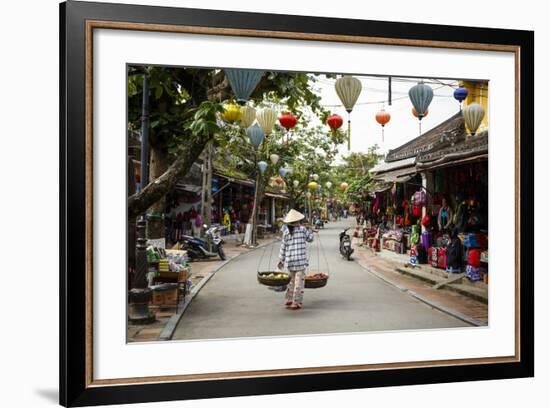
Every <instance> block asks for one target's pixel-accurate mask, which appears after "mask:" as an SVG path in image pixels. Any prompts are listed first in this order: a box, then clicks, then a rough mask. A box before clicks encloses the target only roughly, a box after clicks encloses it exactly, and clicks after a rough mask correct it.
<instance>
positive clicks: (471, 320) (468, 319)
mask: <svg viewBox="0 0 550 408" xmlns="http://www.w3.org/2000/svg"><path fill="white" fill-rule="evenodd" d="M357 265H359V266H360V267H361V268H363V269H364V270H366V271H367V272H369V273H371V274H373V275H374V276H376V277H377V278H378V279H380V280H382V281H384V282H386V283H387V284H388V285H391V286H393V287H395V288H397V289H398V290H400V291H401V292H403V293H407V294H409V295H410V296H412V297H413V298H415V299H417V300H419V301H421V302H422V303H425V304H426V305H428V306H431V307H433V308H434V309H437V310H439V311H441V312H443V313H447V314H448V315H450V316H453V317H454V318H456V319H458V320H461V321H463V322H465V323H468V324H470V325H472V326H476V327H479V326H487V324H486V323H484V322H482V321H480V320H477V319H474V318H472V317H469V316H466V315H465V314H463V313H460V312H457V311H454V310H452V309H449V308H448V307H445V306H443V305H441V304H439V303H437V302H434V301H432V300H429V299H427V298H425V297H424V296H421V295H419V294H417V293H416V292H414V291H412V290H410V289H407V288H404V287H402V286H399V285H398V284H396V283H394V282H392V281H391V280H390V279H388V278H386V277H385V276H383V275H381V274H380V273H378V272H376V271H374V270H373V269H371V268H369V267H368V266H365V265H362V264H361V263H360V262H359V261H357Z"/></svg>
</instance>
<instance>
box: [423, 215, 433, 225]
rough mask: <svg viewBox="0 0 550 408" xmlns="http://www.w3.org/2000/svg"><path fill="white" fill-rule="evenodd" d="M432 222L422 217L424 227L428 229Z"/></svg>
mask: <svg viewBox="0 0 550 408" xmlns="http://www.w3.org/2000/svg"><path fill="white" fill-rule="evenodd" d="M431 222H432V218H431V217H430V216H429V215H428V214H426V215H425V216H424V217H422V225H424V226H425V227H428V226H429V225H430V224H431Z"/></svg>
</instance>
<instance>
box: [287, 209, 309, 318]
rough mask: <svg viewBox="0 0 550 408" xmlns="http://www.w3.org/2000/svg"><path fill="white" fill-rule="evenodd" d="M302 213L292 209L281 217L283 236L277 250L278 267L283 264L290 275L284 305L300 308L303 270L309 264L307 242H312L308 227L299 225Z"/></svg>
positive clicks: (303, 277)
mask: <svg viewBox="0 0 550 408" xmlns="http://www.w3.org/2000/svg"><path fill="white" fill-rule="evenodd" d="M304 218H305V216H304V214H302V213H300V212H298V211H296V210H294V209H292V210H290V211H289V212H288V214H287V215H286V216H285V218H284V219H283V223H284V225H283V227H282V232H283V237H282V240H281V250H280V252H279V265H278V266H279V269H283V268H284V266H285V264H286V267H287V268H288V271H289V275H290V282H289V284H288V286H287V291H286V298H285V305H286V306H287V307H289V308H290V309H300V308H301V307H302V303H303V300H304V284H305V271H306V268H307V267H308V265H309V259H308V253H307V248H306V246H307V243H308V242H313V231H312V229H311V228H310V227H305V226H302V225H300V221H302V220H303V219H304Z"/></svg>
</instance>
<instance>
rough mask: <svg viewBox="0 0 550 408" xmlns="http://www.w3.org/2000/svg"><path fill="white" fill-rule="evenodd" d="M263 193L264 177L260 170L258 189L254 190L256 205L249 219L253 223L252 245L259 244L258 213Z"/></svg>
mask: <svg viewBox="0 0 550 408" xmlns="http://www.w3.org/2000/svg"><path fill="white" fill-rule="evenodd" d="M263 195H264V183H263V178H262V176H261V174H260V172H258V174H257V175H256V189H255V191H254V207H253V208H252V213H251V214H250V219H249V221H248V223H249V224H251V225H252V233H251V237H250V242H251V243H252V245H257V244H258V213H259V212H260V206H261V204H262V198H263Z"/></svg>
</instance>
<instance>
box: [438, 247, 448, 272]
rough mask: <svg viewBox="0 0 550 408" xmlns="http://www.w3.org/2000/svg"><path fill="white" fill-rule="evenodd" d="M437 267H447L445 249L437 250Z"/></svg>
mask: <svg viewBox="0 0 550 408" xmlns="http://www.w3.org/2000/svg"><path fill="white" fill-rule="evenodd" d="M437 267H438V268H441V269H445V268H446V267H447V248H438V250H437Z"/></svg>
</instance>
